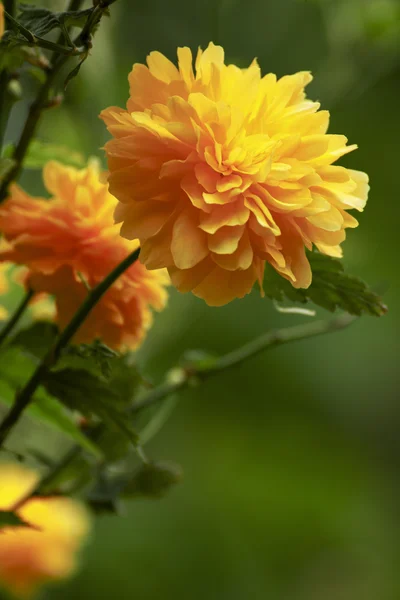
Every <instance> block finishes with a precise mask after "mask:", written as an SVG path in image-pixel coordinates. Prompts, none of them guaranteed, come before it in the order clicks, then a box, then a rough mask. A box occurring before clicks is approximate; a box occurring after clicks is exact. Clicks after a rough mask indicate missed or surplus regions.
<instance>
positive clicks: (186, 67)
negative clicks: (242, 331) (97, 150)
mask: <svg viewBox="0 0 400 600" xmlns="http://www.w3.org/2000/svg"><path fill="white" fill-rule="evenodd" d="M178 62H179V67H178V68H177V67H175V65H174V64H173V63H171V62H170V61H169V60H168V59H167V58H165V57H164V56H163V55H162V54H160V53H159V52H152V53H151V54H150V55H149V57H148V59H147V64H148V67H146V66H144V65H140V64H135V65H134V67H133V70H132V72H131V74H130V76H129V82H130V99H129V100H128V104H127V110H123V109H120V108H116V107H111V108H108V109H106V110H105V111H103V112H102V114H101V118H102V119H103V120H104V121H105V123H106V125H107V127H108V129H109V131H110V133H111V134H112V136H113V138H114V139H113V140H111V141H109V142H108V143H107V144H106V146H105V149H106V152H107V156H108V166H109V184H110V191H111V193H112V194H114V196H116V197H117V198H118V200H119V201H120V204H119V206H118V208H117V210H116V213H115V217H116V220H117V222H122V228H121V234H122V235H123V236H124V237H126V238H128V239H133V238H139V239H140V242H141V245H142V251H141V260H142V261H143V262H144V264H145V265H146V266H147V267H148V268H149V269H158V268H160V267H167V268H168V270H169V273H170V275H171V279H172V282H173V283H174V284H175V285H176V286H177V287H178V289H179V290H181V291H183V292H185V291H189V290H192V291H193V293H194V294H196V295H197V296H200V297H201V298H204V299H205V300H206V301H207V302H208V303H209V304H211V305H222V304H225V303H227V302H229V301H230V300H232V299H233V298H235V297H243V296H244V295H245V294H247V293H248V292H249V291H250V290H251V288H252V286H253V284H254V282H255V281H256V280H257V279H258V280H259V281H260V283H261V281H262V278H263V272H264V267H265V263H266V262H268V263H270V264H271V265H272V266H273V267H274V268H275V269H276V270H277V271H278V272H279V273H280V274H281V275H282V276H283V277H285V278H286V279H288V280H289V281H290V282H291V283H292V284H293V286H295V287H308V286H309V285H310V283H311V277H312V274H311V270H310V265H309V263H308V260H307V258H306V255H305V247H307V248H310V249H311V248H312V246H313V244H315V245H316V247H317V248H318V249H319V250H320V252H323V253H325V254H329V255H332V256H340V255H341V249H340V244H341V242H342V241H343V240H344V239H345V229H346V228H347V227H355V226H356V225H357V221H356V220H355V219H354V217H352V216H350V215H349V214H348V212H347V210H348V209H352V208H355V209H357V210H362V209H363V208H364V205H365V202H366V198H367V192H368V183H367V182H368V178H367V176H366V175H365V174H364V173H361V172H359V171H353V170H349V169H345V168H343V167H338V166H332V164H333V163H334V162H335V161H336V160H338V159H339V158H340V157H341V156H342V155H344V154H346V153H347V152H350V151H352V150H354V149H355V148H356V146H346V142H347V139H346V138H345V137H344V136H342V135H327V134H326V131H327V128H328V122H329V113H328V112H327V111H319V112H318V109H319V106H320V105H319V103H317V102H312V101H310V100H308V99H307V98H306V96H305V93H304V87H305V86H306V85H307V84H308V83H309V82H310V81H311V79H312V77H311V75H310V74H309V73H306V72H301V73H296V74H295V75H290V76H286V77H282V78H281V79H279V80H277V78H276V76H275V75H273V74H268V75H266V76H265V77H261V74H260V69H259V66H258V65H257V62H256V61H253V63H252V64H251V65H250V67H249V68H247V69H239V68H238V67H236V66H235V65H225V64H224V51H223V49H222V48H221V47H219V46H214V44H212V43H211V44H210V45H209V46H208V48H207V50H205V52H202V51H201V50H199V52H198V54H197V58H196V71H195V73H194V72H193V68H192V54H191V51H190V50H189V48H178Z"/></svg>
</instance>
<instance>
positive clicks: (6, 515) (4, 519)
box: [0, 510, 29, 534]
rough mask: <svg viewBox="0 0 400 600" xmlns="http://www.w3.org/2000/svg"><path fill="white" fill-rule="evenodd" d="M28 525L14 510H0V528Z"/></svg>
mask: <svg viewBox="0 0 400 600" xmlns="http://www.w3.org/2000/svg"><path fill="white" fill-rule="evenodd" d="M27 526H28V527H29V525H28V524H27V523H25V521H23V520H22V519H21V518H20V517H19V516H18V515H17V513H15V512H12V511H10V510H0V530H1V529H2V528H3V527H27ZM0 534H1V531H0Z"/></svg>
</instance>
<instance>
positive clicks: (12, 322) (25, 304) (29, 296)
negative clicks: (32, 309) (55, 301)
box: [0, 290, 35, 346]
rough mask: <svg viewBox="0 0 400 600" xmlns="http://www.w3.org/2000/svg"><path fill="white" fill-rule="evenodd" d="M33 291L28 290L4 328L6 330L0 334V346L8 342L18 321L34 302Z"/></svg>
mask: <svg viewBox="0 0 400 600" xmlns="http://www.w3.org/2000/svg"><path fill="white" fill-rule="evenodd" d="M34 293H35V292H34V291H33V290H28V291H27V292H26V294H25V295H24V297H23V298H22V300H21V302H20V304H19V305H18V306H17V308H16V310H15V312H14V314H13V315H12V316H11V318H10V319H9V321H8V323H7V324H6V326H5V327H4V329H3V330H2V331H1V333H0V346H1V345H2V344H3V342H4V341H5V340H6V338H7V337H8V336H9V335H10V333H11V332H12V330H13V329H14V327H15V326H16V325H17V323H18V321H19V320H20V318H21V317H22V315H23V314H24V312H25V310H26V309H27V308H28V304H29V302H30V301H31V300H32V298H33V296H34Z"/></svg>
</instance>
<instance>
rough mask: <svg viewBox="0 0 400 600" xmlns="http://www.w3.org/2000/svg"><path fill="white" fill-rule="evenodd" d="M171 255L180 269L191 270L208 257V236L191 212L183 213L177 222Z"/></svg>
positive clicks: (173, 231)
mask: <svg viewBox="0 0 400 600" xmlns="http://www.w3.org/2000/svg"><path fill="white" fill-rule="evenodd" d="M171 253H172V257H173V259H174V263H175V265H176V266H177V267H178V269H190V268H191V267H194V266H195V265H197V264H198V263H199V262H201V261H202V260H203V258H205V257H206V256H207V255H208V247H207V235H206V234H205V233H204V231H202V230H201V229H200V228H199V226H198V223H197V222H196V218H195V217H194V216H193V214H191V213H190V212H189V211H183V212H182V213H181V214H180V215H179V216H178V217H177V219H176V221H175V224H174V226H173V230H172V243H171Z"/></svg>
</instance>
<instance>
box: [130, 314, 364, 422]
mask: <svg viewBox="0 0 400 600" xmlns="http://www.w3.org/2000/svg"><path fill="white" fill-rule="evenodd" d="M355 320H356V317H353V316H351V315H348V314H345V315H341V316H340V317H337V318H335V319H331V320H329V321H315V322H312V323H305V324H303V325H297V326H296V327H288V328H287V329H278V330H276V331H271V332H268V333H265V334H264V335H261V336H260V337H258V338H256V339H255V340H253V341H251V342H249V343H248V344H245V345H244V346H242V347H241V348H238V349H237V350H234V351H233V352H229V353H228V354H225V355H224V356H221V357H220V358H217V359H216V360H214V361H213V362H211V363H210V364H208V365H206V366H205V367H201V366H197V367H196V366H193V367H190V368H188V369H186V370H184V369H182V371H181V377H180V378H177V379H176V381H166V382H165V383H163V384H161V385H160V386H159V387H156V388H154V390H151V391H150V392H148V393H147V394H146V395H145V396H144V398H142V400H140V401H139V402H137V403H136V404H135V405H134V406H133V407H132V410H131V412H132V414H133V415H136V414H137V413H139V412H141V411H143V410H144V409H146V408H149V407H150V406H153V405H155V404H158V403H159V402H161V401H162V400H163V399H164V398H166V397H167V396H170V395H171V394H174V393H176V392H178V391H180V390H182V389H184V388H186V387H188V385H189V384H190V383H191V381H193V380H195V379H196V378H197V379H198V380H199V381H200V382H201V381H204V380H206V379H208V378H209V377H211V376H212V375H216V374H218V373H221V372H222V371H225V370H226V369H230V368H232V367H235V366H237V365H240V364H242V363H243V362H245V361H246V360H248V359H249V358H253V357H254V356H257V354H260V353H261V352H264V350H268V349H270V348H274V347H275V346H281V345H283V344H287V343H289V342H296V341H300V340H305V339H307V338H311V337H316V336H319V335H323V334H325V333H332V332H334V331H340V330H342V329H345V328H347V327H348V326H349V325H351V323H353V322H354V321H355Z"/></svg>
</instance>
